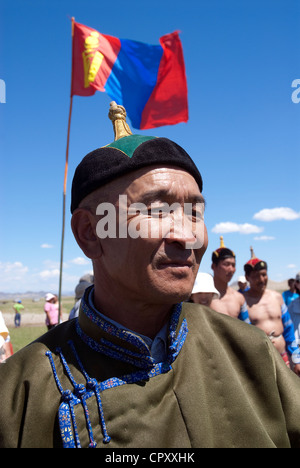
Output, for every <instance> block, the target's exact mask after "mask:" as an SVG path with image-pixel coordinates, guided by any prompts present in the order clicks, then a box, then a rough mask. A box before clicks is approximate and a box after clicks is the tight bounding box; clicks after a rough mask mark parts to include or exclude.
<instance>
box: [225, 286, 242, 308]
mask: <svg viewBox="0 0 300 468" xmlns="http://www.w3.org/2000/svg"><path fill="white" fill-rule="evenodd" d="M227 291H230V294H232V297H234V299H235V300H236V301H238V302H239V304H241V305H243V304H244V302H245V298H244V296H243V294H241V293H240V292H238V291H236V289H233V288H231V287H230V286H229V287H228V290H227Z"/></svg>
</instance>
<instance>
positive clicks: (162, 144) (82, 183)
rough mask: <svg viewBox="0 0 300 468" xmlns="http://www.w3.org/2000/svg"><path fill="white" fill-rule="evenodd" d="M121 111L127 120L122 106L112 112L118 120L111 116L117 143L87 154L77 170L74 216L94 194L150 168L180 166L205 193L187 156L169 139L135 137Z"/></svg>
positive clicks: (74, 185) (197, 173) (199, 177)
mask: <svg viewBox="0 0 300 468" xmlns="http://www.w3.org/2000/svg"><path fill="white" fill-rule="evenodd" d="M114 105H115V106H116V104H115V103H114ZM111 106H112V104H111ZM115 109H116V108H115ZM120 109H121V111H124V113H125V116H126V112H125V109H124V108H122V106H117V110H116V112H115V113H113V112H111V111H110V114H113V116H114V117H115V118H112V116H111V115H110V114H109V116H110V118H111V119H112V120H113V123H114V130H115V138H116V139H115V141H114V142H113V143H111V144H109V145H107V146H104V147H102V148H98V149H96V150H94V151H92V152H91V153H89V154H87V155H86V156H85V157H84V158H83V160H82V161H81V162H80V164H79V165H78V166H77V168H76V171H75V174H74V177H73V182H72V200H71V212H72V213H73V211H74V210H75V209H76V208H77V207H78V206H79V204H80V202H81V201H82V200H83V199H84V198H85V197H86V196H87V195H89V194H90V193H92V192H93V191H94V190H96V189H98V188H99V187H101V186H103V185H105V184H107V183H108V182H111V181H112V180H114V179H116V178H117V177H120V176H123V175H124V174H127V173H129V172H132V171H135V170H137V169H140V168H143V167H147V166H157V165H161V164H166V165H173V166H178V167H180V168H182V169H184V170H186V171H187V172H189V173H190V174H191V175H192V176H193V177H194V179H195V180H196V182H197V184H198V185H199V188H200V191H201V192H202V186H203V183H202V177H201V174H200V172H199V170H198V169H197V166H196V165H195V163H194V162H193V160H192V159H191V157H190V156H189V155H188V154H187V152H186V151H185V150H184V149H183V148H182V147H181V146H179V145H177V143H175V142H173V141H171V140H169V139H168V138H161V137H152V136H144V135H132V134H131V132H130V129H129V127H128V125H127V124H126V122H125V118H124V114H122V115H121V117H120V112H121V111H120Z"/></svg>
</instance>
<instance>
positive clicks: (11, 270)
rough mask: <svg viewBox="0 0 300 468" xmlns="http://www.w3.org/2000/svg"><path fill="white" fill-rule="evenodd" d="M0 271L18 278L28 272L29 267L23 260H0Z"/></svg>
mask: <svg viewBox="0 0 300 468" xmlns="http://www.w3.org/2000/svg"><path fill="white" fill-rule="evenodd" d="M0 271H2V273H3V274H4V275H8V276H10V275H13V276H14V278H15V279H18V278H20V277H21V276H23V275H24V274H25V273H27V272H28V267H27V266H25V265H23V263H21V262H0Z"/></svg>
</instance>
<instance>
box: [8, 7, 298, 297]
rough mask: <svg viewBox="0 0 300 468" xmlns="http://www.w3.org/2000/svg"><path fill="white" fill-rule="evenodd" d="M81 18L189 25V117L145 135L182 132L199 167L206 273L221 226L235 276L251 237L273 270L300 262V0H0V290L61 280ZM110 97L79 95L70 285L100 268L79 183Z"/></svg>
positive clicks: (137, 30)
mask: <svg viewBox="0 0 300 468" xmlns="http://www.w3.org/2000/svg"><path fill="white" fill-rule="evenodd" d="M72 16H74V17H75V20H76V21H77V22H79V23H82V24H85V25H87V26H90V27H92V28H95V29H97V30H98V31H99V32H102V33H104V34H110V35H112V36H117V37H120V38H127V39H133V40H138V41H142V42H147V43H150V44H158V42H159V37H160V36H162V35H164V34H167V33H169V32H172V31H174V30H180V31H181V33H180V38H181V41H182V45H183V51H184V57H185V65H186V74H187V81H188V99H189V121H188V123H186V124H184V123H182V124H178V125H176V126H166V127H161V128H158V129H155V130H148V131H144V132H137V133H143V134H146V135H157V136H166V137H168V138H171V139H173V140H175V141H176V142H177V143H179V144H180V145H182V146H183V147H184V148H185V149H186V150H187V151H188V152H189V154H190V155H191V156H192V157H193V159H194V160H195V162H196V164H197V165H198V167H199V169H200V171H201V173H202V175H203V179H204V192H203V193H204V195H205V198H206V200H207V208H206V225H207V228H208V234H209V246H208V250H207V253H206V254H205V257H204V259H203V262H202V266H201V269H202V271H206V272H211V269H210V264H211V262H210V259H211V252H212V251H213V250H214V249H215V248H217V247H218V246H219V236H220V235H223V236H224V240H225V244H226V245H227V246H228V247H230V248H232V249H233V250H234V251H235V252H236V255H237V272H236V276H235V278H234V279H236V278H237V276H238V275H240V274H242V273H243V264H244V263H245V262H246V261H247V260H248V259H249V256H250V250H249V249H250V246H251V245H252V246H253V247H254V251H255V253H256V255H257V256H258V257H260V258H262V259H264V260H266V261H267V262H268V264H269V277H270V279H272V280H275V281H281V280H283V279H287V278H289V277H292V276H294V275H295V273H296V272H298V271H300V249H299V238H300V236H299V233H300V197H299V193H298V187H299V173H300V162H299V161H300V157H299V154H300V152H299V150H300V139H299V131H300V103H298V104H297V103H295V102H293V101H292V93H293V91H295V89H293V88H292V82H293V81H294V80H296V79H300V60H299V59H300V57H299V55H300V49H299V43H300V37H299V36H300V3H299V1H297V0H289V1H288V2H287V1H286V0H260V1H258V0H251V1H250V0H249V1H248V0H206V1H205V0H187V1H186V2H182V1H178V0H172V1H170V0H165V1H161V0H160V1H158V0H153V1H152V2H140V1H129V2H123V1H120V0H115V1H114V2H100V1H99V0H98V1H96V0H85V1H83V0H72V1H69V0H66V1H65V0H51V1H49V0H13V1H11V0H2V1H1V5H0V79H1V80H3V81H4V83H5V86H6V87H5V103H4V102H1V103H0V152H1V156H0V157H1V163H0V164H1V165H0V197H1V206H0V216H1V229H0V246H1V250H0V291H6V292H17V291H21V292H23V291H27V290H35V291H36V290H49V291H51V292H57V291H58V269H59V259H60V242H61V227H62V192H63V176H64V164H65V149H66V139H67V119H68V111H69V95H70V75H71V22H70V18H71V17H72ZM0 83H1V84H3V82H0ZM2 93H3V88H2ZM0 95H1V93H0ZM299 95H300V93H299ZM2 100H3V98H2ZM109 102H110V99H109V97H108V96H107V95H106V94H104V93H100V92H97V93H96V94H95V95H94V96H92V97H80V96H75V97H74V100H73V113H72V123H71V138H70V154H69V158H70V164H69V172H68V187H67V217H66V235H65V248H64V276H63V291H72V290H74V287H75V286H76V284H77V280H78V278H79V277H80V276H81V275H82V274H84V273H86V272H88V271H91V264H90V262H89V261H88V260H87V259H86V258H85V257H84V255H83V254H82V252H81V251H80V249H79V247H78V246H77V244H76V242H75V240H74V239H73V236H72V233H71V229H70V213H69V205H70V187H71V180H72V176H73V173H74V169H75V167H76V165H77V164H78V163H79V162H80V160H81V159H82V157H83V156H84V155H85V154H87V153H88V152H89V151H91V150H92V149H95V148H96V147H99V146H103V145H105V144H107V143H110V142H111V141H112V140H113V131H112V127H111V123H110V121H109V120H108V118H107V113H108V107H109ZM129 123H130V122H129Z"/></svg>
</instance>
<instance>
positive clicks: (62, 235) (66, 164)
mask: <svg viewBox="0 0 300 468" xmlns="http://www.w3.org/2000/svg"><path fill="white" fill-rule="evenodd" d="M74 21H75V18H72V67H71V87H72V82H73V76H72V73H73V37H74ZM72 107H73V95H72V89H71V95H70V107H69V119H68V134H67V147H66V162H65V173H64V187H63V209H62V233H61V247H60V267H59V288H58V323H59V322H60V319H62V316H63V313H62V303H61V302H62V299H61V296H62V273H63V259H64V239H65V219H66V193H67V177H68V165H69V144H70V128H71V116H72Z"/></svg>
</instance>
